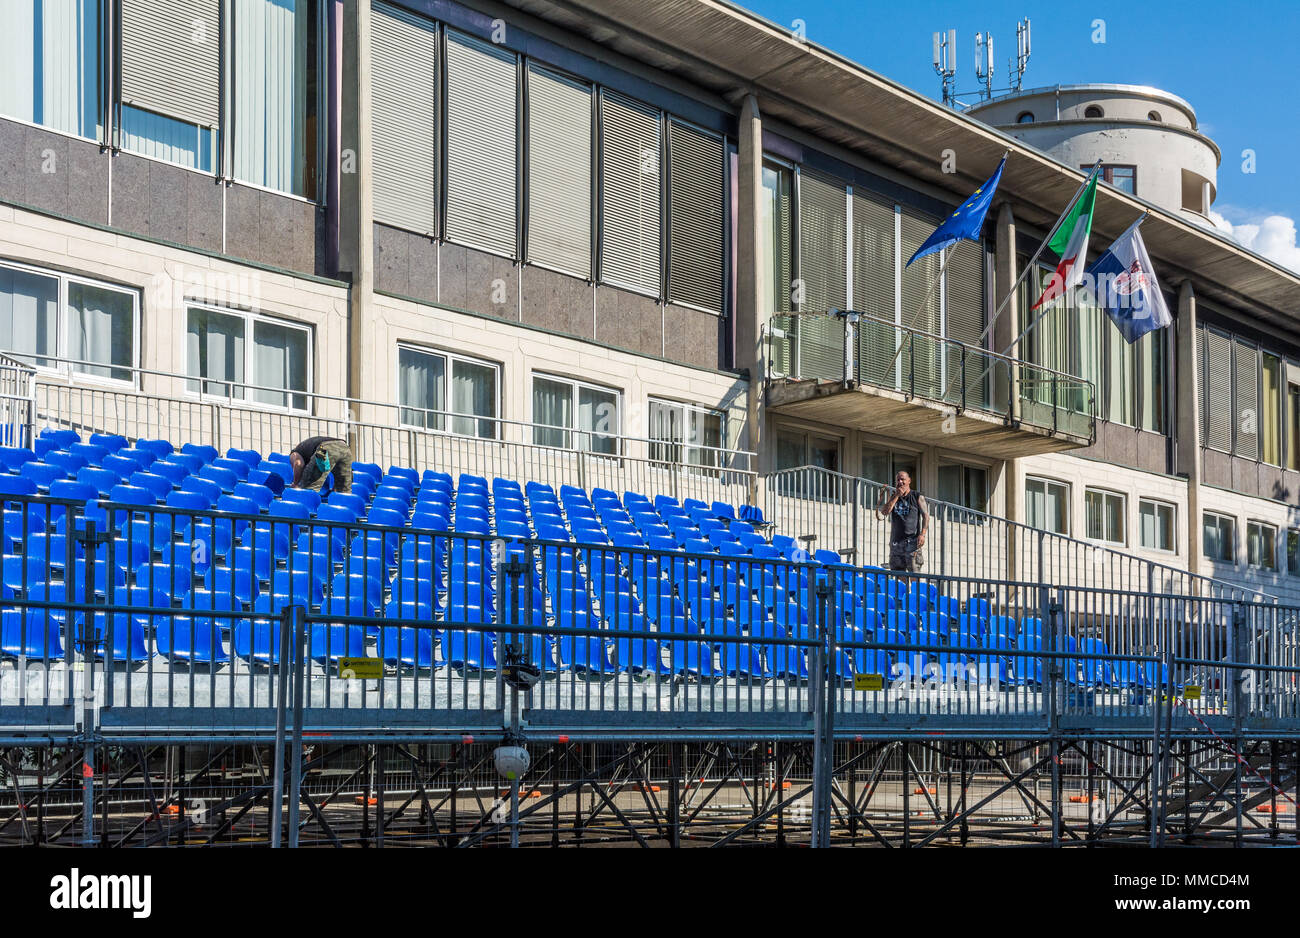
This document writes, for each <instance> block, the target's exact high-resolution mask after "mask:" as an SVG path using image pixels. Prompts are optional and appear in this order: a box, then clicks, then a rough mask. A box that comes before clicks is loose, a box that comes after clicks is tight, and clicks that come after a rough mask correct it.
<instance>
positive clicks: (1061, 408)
mask: <svg viewBox="0 0 1300 938" xmlns="http://www.w3.org/2000/svg"><path fill="white" fill-rule="evenodd" d="M765 335H766V340H767V352H768V354H767V380H768V383H769V385H770V383H771V382H772V381H773V380H774V379H782V378H784V379H787V380H792V381H835V382H842V383H844V384H845V385H846V386H847V385H852V386H858V387H862V386H867V387H876V388H881V389H883V390H886V391H893V392H895V393H898V394H901V395H903V397H904V398H905V399H906V400H914V399H916V400H924V401H930V402H934V403H939V404H947V405H950V406H951V407H953V408H954V409H956V410H957V412H959V413H965V412H968V411H970V412H976V413H982V414H987V415H990V416H993V417H1000V418H1002V419H1003V420H1004V421H1005V422H1006V423H1007V424H1009V425H1018V426H1028V427H1033V428H1036V429H1038V430H1042V431H1046V432H1048V433H1052V434H1057V433H1060V434H1065V435H1068V436H1071V437H1075V438H1076V439H1081V440H1086V441H1087V442H1088V443H1091V442H1092V441H1093V439H1094V434H1095V431H1096V424H1095V419H1094V401H1095V396H1096V393H1095V388H1094V386H1093V384H1092V382H1090V381H1085V380H1083V379H1082V378H1076V377H1074V376H1073V375H1068V374H1065V373H1064V372H1060V371H1055V370H1053V369H1051V368H1044V367H1042V366H1041V365H1035V364H1033V363H1031V362H1025V361H1021V360H1020V359H1016V358H1011V357H1009V356H1007V355H1001V354H999V353H997V352H990V351H986V350H984V349H980V348H976V347H974V346H972V345H968V344H966V343H965V342H959V341H957V340H956V339H950V338H945V337H943V336H938V335H935V334H933V333H930V332H925V331H924V330H921V329H914V328H908V327H906V326H902V325H899V324H898V323H895V322H891V321H889V320H885V319H880V318H878V317H875V316H871V315H869V314H867V313H855V312H848V313H844V314H830V313H798V314H777V315H774V316H773V317H772V318H771V321H770V323H769V325H768V327H767V330H766V334H765Z"/></svg>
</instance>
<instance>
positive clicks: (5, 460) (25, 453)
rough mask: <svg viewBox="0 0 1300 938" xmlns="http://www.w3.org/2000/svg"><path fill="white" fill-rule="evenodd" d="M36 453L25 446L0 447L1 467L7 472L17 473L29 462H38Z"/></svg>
mask: <svg viewBox="0 0 1300 938" xmlns="http://www.w3.org/2000/svg"><path fill="white" fill-rule="evenodd" d="M36 460H37V456H36V452H35V451H34V450H32V449H29V448H28V447H25V446H0V466H3V467H4V470H5V471H6V472H17V471H18V470H19V469H20V468H21V467H22V465H23V463H27V462H36Z"/></svg>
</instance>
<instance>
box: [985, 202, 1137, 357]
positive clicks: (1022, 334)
mask: <svg viewBox="0 0 1300 938" xmlns="http://www.w3.org/2000/svg"><path fill="white" fill-rule="evenodd" d="M1149 214H1151V213H1150V212H1143V213H1142V215H1141V217H1140V218H1138V220H1137V221H1136V222H1134V223H1133V225H1140V224H1142V222H1143V221H1145V220H1146V217H1147V216H1148V215H1149ZM1133 225H1129V226H1128V228H1126V229H1124V230H1125V231H1127V230H1129V228H1132V227H1133ZM1061 295H1062V296H1064V295H1065V294H1061ZM1050 311H1051V304H1050V303H1045V304H1043V311H1042V312H1041V313H1039V314H1038V315H1037V316H1035V317H1034V321H1033V322H1031V323H1030V324H1029V325H1027V326H1025V328H1023V329H1021V330H1020V335H1018V336H1016V337H1015V338H1014V339H1012V340H1011V344H1010V345H1008V346H1007V347H1006V348H1005V349H1003V350H1002V351H1001V352H999V353H998V354H1000V355H1010V354H1011V350H1012V349H1013V348H1015V347H1016V346H1017V345H1018V344H1020V340H1021V339H1023V338H1024V337H1025V336H1027V335H1028V334H1029V330H1030V329H1032V328H1034V326H1036V325H1038V323H1039V320H1041V319H1042V318H1043V317H1044V316H1046V315H1047V314H1048V312H1050Z"/></svg>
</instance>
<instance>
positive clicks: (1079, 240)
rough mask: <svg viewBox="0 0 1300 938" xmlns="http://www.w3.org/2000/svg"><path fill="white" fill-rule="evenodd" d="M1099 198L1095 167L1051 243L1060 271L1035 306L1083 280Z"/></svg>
mask: <svg viewBox="0 0 1300 938" xmlns="http://www.w3.org/2000/svg"><path fill="white" fill-rule="evenodd" d="M1096 201H1097V171H1096V170H1093V173H1092V177H1091V178H1090V179H1089V180H1088V185H1087V186H1085V187H1084V190H1083V195H1081V196H1079V198H1078V200H1077V201H1076V202H1075V203H1074V207H1073V208H1071V209H1070V211H1069V212H1068V213H1067V214H1066V216H1065V220H1064V221H1062V222H1061V225H1060V227H1059V228H1057V229H1056V234H1054V235H1052V240H1051V241H1049V242H1047V246H1048V247H1050V248H1051V249H1052V250H1053V251H1055V252H1056V256H1057V257H1059V258H1060V259H1061V261H1060V263H1059V264H1057V265H1056V273H1054V274H1052V279H1051V280H1049V281H1048V282H1047V289H1046V290H1044V291H1043V295H1042V296H1040V297H1039V298H1038V302H1037V303H1035V304H1034V305H1033V308H1034V309H1038V307H1040V306H1042V305H1043V304H1044V303H1050V302H1051V301H1052V300H1054V299H1056V298H1057V297H1058V296H1061V295H1062V294H1063V293H1065V291H1066V290H1068V289H1070V288H1071V287H1077V286H1078V285H1079V284H1081V283H1083V269H1084V268H1085V267H1086V266H1088V235H1089V233H1091V231H1092V209H1093V203H1094V202H1096Z"/></svg>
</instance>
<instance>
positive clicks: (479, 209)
mask: <svg viewBox="0 0 1300 938" xmlns="http://www.w3.org/2000/svg"><path fill="white" fill-rule="evenodd" d="M446 48H447V62H446V68H447V94H446V111H447V114H446V133H447V153H446V164H447V180H446V183H447V191H446V193H445V196H446V202H447V237H448V238H449V239H450V240H452V241H457V242H459V243H461V244H468V245H470V246H471V247H476V248H481V249H483V250H485V251H492V252H493V253H496V254H503V255H505V256H506V257H514V256H515V253H516V240H517V238H516V231H515V217H516V211H515V206H516V199H517V197H518V165H517V163H518V156H517V152H516V147H517V119H516V108H517V106H518V98H519V92H518V88H517V85H518V81H519V79H518V75H517V74H516V72H517V68H516V63H515V56H514V54H513V53H511V52H507V51H505V50H504V49H502V48H501V47H499V46H496V45H493V44H492V43H490V42H484V41H483V40H481V39H475V38H473V37H470V36H462V35H459V34H454V33H448V34H447V46H446Z"/></svg>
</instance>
